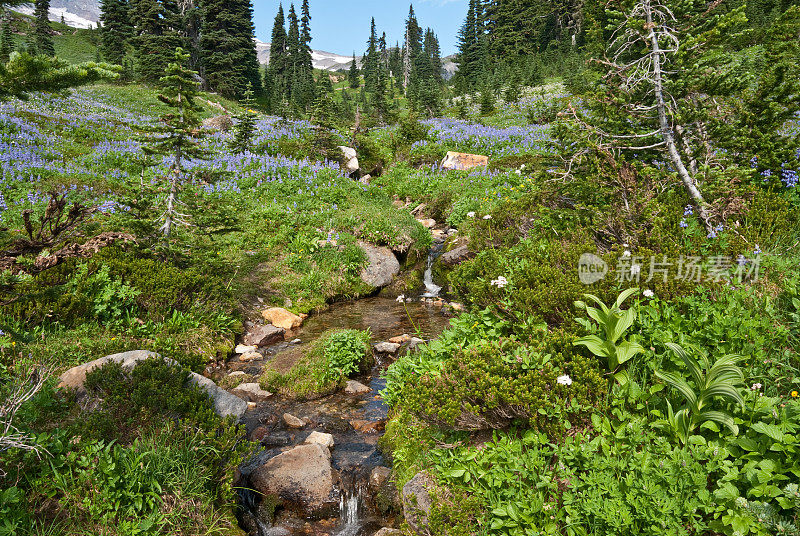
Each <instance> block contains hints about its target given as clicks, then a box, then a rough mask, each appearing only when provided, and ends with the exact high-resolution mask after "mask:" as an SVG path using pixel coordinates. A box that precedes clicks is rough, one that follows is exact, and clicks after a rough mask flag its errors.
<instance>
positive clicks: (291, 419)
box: [283, 413, 306, 429]
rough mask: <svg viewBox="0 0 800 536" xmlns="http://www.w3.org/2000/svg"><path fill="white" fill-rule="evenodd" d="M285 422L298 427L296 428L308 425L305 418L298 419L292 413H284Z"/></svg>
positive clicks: (287, 424) (289, 425)
mask: <svg viewBox="0 0 800 536" xmlns="http://www.w3.org/2000/svg"><path fill="white" fill-rule="evenodd" d="M283 422H284V423H286V426H288V427H289V428H296V429H300V428H304V427H305V425H306V423H305V421H304V420H302V419H298V418H297V417H295V416H294V415H292V414H291V413H284V414H283Z"/></svg>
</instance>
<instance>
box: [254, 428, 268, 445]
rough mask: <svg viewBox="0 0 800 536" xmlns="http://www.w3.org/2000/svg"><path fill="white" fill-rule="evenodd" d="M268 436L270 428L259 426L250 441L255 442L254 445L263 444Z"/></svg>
mask: <svg viewBox="0 0 800 536" xmlns="http://www.w3.org/2000/svg"><path fill="white" fill-rule="evenodd" d="M268 435H269V428H267V427H266V426H259V427H258V428H256V429H255V430H253V431H252V432H251V433H250V441H253V442H254V443H261V442H262V441H263V440H264V438H265V437H267V436H268Z"/></svg>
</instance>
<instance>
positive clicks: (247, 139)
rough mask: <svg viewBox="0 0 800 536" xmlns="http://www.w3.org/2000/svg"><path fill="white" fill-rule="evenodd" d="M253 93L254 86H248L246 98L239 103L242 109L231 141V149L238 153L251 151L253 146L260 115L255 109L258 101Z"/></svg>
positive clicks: (237, 116) (245, 93) (237, 117)
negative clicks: (257, 119) (257, 120)
mask: <svg viewBox="0 0 800 536" xmlns="http://www.w3.org/2000/svg"><path fill="white" fill-rule="evenodd" d="M253 95H254V94H253V88H252V87H249V86H248V88H247V90H246V91H245V92H244V99H242V101H241V102H240V103H239V104H240V105H241V107H242V110H241V111H240V112H239V113H238V114H237V115H236V127H235V129H234V136H233V140H232V141H231V150H233V151H234V152H237V153H244V152H246V151H249V150H250V149H251V147H252V146H253V136H255V132H256V118H257V115H258V114H257V113H256V111H255V105H256V103H255V100H254V99H253Z"/></svg>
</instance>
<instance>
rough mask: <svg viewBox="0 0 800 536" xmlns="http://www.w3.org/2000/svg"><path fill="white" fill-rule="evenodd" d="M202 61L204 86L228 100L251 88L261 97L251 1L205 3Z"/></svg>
mask: <svg viewBox="0 0 800 536" xmlns="http://www.w3.org/2000/svg"><path fill="white" fill-rule="evenodd" d="M201 5H202V8H203V22H202V27H201V32H200V57H201V59H202V64H203V74H204V80H205V85H206V87H207V88H208V89H210V90H213V91H216V92H218V93H220V94H222V95H225V96H227V97H239V96H242V95H243V94H244V93H245V91H246V90H247V88H248V87H252V88H253V91H255V92H256V93H258V94H260V93H261V87H262V85H261V72H260V66H259V63H258V56H257V54H256V50H255V45H254V38H255V26H254V25H253V6H252V3H251V1H250V0H202V3H201Z"/></svg>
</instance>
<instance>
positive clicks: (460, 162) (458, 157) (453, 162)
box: [441, 151, 489, 170]
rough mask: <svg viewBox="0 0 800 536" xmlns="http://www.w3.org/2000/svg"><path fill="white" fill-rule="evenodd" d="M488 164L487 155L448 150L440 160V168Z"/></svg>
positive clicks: (470, 167) (463, 167)
mask: <svg viewBox="0 0 800 536" xmlns="http://www.w3.org/2000/svg"><path fill="white" fill-rule="evenodd" d="M488 165H489V157H488V156H483V155H478V154H468V153H457V152H454V151H449V152H448V153H447V155H446V156H445V157H444V160H442V164H441V168H442V169H445V170H452V169H457V170H465V169H472V168H475V167H486V166H488Z"/></svg>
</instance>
